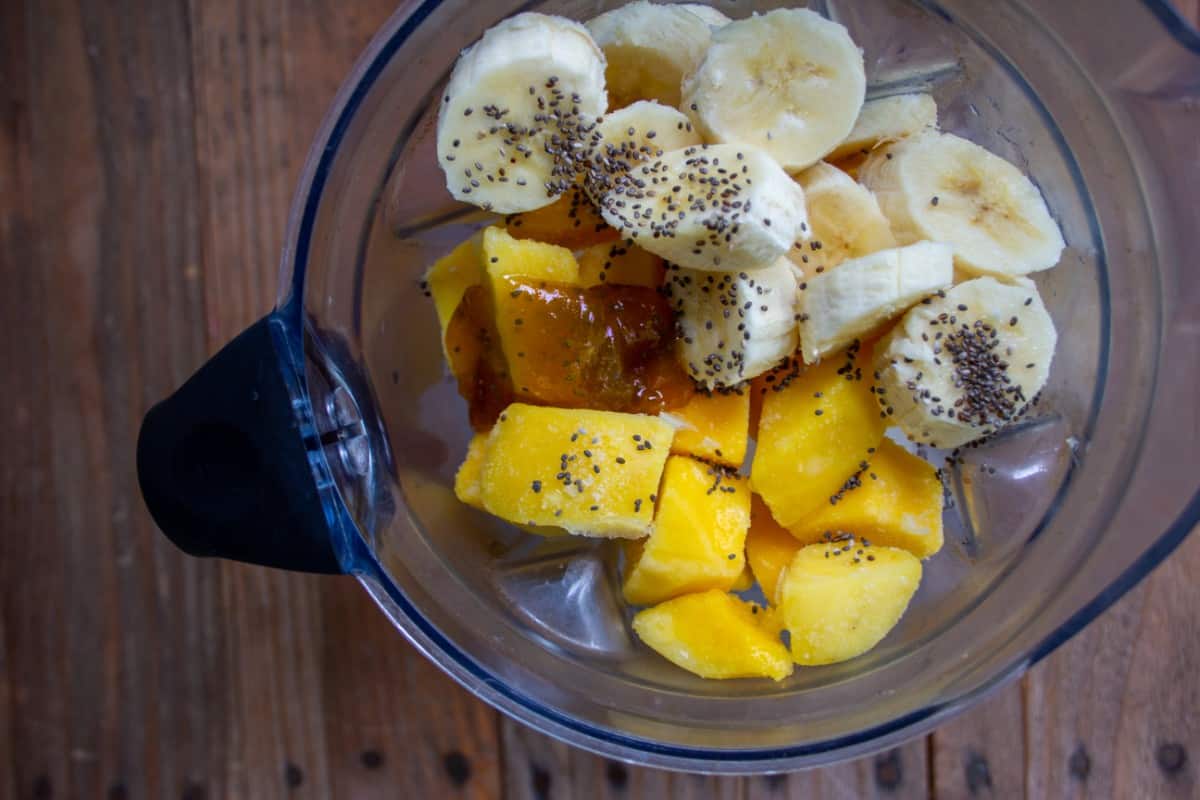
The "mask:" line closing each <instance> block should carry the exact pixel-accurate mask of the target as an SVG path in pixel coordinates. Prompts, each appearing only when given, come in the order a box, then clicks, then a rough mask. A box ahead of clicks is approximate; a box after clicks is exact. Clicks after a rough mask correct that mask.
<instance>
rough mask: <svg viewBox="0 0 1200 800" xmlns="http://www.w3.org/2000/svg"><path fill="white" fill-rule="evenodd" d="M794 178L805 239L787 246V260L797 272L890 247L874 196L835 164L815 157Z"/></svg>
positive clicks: (893, 243)
mask: <svg viewBox="0 0 1200 800" xmlns="http://www.w3.org/2000/svg"><path fill="white" fill-rule="evenodd" d="M796 180H797V181H798V182H799V184H800V186H801V187H803V188H804V203H805V209H806V210H807V213H808V227H809V231H808V232H809V234H810V238H809V240H808V241H807V242H803V241H802V242H798V243H797V244H796V246H795V247H793V248H792V249H791V250H789V251H788V258H790V259H791V260H792V262H793V263H794V264H795V265H796V266H797V267H798V268H799V270H800V272H801V274H802V275H804V276H811V275H816V274H819V273H821V272H824V271H825V270H827V269H829V268H831V267H835V266H837V265H838V264H840V263H842V262H843V261H845V260H846V259H849V258H861V257H862V256H865V255H867V254H868V253H874V252H877V251H879V250H886V249H887V248H889V247H895V246H896V238H895V237H894V236H892V229H891V227H890V226H889V225H888V221H887V217H885V216H884V215H883V212H882V211H880V210H879V203H878V202H876V200H875V196H874V195H873V194H871V192H870V190H868V189H867V188H866V187H864V186H862V185H861V184H859V183H856V182H855V180H854V179H853V178H851V177H850V176H849V175H847V174H846V173H844V172H842V171H841V170H840V169H838V168H837V167H833V166H830V165H829V164H826V163H825V162H823V161H818V162H817V163H816V164H813V165H812V166H811V167H809V168H808V169H806V170H804V171H803V172H801V173H800V174H799V175H797V176H796Z"/></svg>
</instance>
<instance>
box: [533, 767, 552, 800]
mask: <svg viewBox="0 0 1200 800" xmlns="http://www.w3.org/2000/svg"><path fill="white" fill-rule="evenodd" d="M529 782H530V783H531V784H532V785H533V796H534V797H536V798H538V800H546V799H547V798H548V797H550V773H549V772H547V771H546V768H545V767H543V766H542V765H541V764H530V765H529Z"/></svg>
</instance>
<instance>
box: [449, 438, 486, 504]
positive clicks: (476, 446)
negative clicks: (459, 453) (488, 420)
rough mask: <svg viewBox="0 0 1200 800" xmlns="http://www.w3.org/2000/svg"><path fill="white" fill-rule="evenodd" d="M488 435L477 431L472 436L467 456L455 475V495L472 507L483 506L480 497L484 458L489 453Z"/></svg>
mask: <svg viewBox="0 0 1200 800" xmlns="http://www.w3.org/2000/svg"><path fill="white" fill-rule="evenodd" d="M487 442H488V436H487V434H486V433H477V434H475V435H474V436H473V437H471V443H470V444H468V445H467V457H466V458H464V459H463V463H462V466H460V467H459V468H458V472H457V473H455V475H454V496H455V497H457V498H458V499H459V500H461V501H462V502H464V503H466V504H467V505H469V506H471V507H472V508H483V500H482V499H481V498H480V485H479V484H480V477H481V475H482V473H483V460H484V457H485V456H486V454H487Z"/></svg>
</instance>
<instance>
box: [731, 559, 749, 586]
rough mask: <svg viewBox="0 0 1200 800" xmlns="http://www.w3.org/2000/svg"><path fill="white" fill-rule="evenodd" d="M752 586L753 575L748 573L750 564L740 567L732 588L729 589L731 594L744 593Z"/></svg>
mask: <svg viewBox="0 0 1200 800" xmlns="http://www.w3.org/2000/svg"><path fill="white" fill-rule="evenodd" d="M752 586H754V573H753V572H751V571H750V564H749V563H746V564H743V565H742V571H741V572H739V573H738V576H737V577H736V578H734V579H733V586H730V587H729V591H731V592H744V591H746V590H747V589H749V588H751V587H752Z"/></svg>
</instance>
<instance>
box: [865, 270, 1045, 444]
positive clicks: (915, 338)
mask: <svg viewBox="0 0 1200 800" xmlns="http://www.w3.org/2000/svg"><path fill="white" fill-rule="evenodd" d="M1057 340H1058V336H1057V333H1056V332H1055V330H1054V321H1053V320H1051V318H1050V314H1049V313H1048V312H1047V311H1046V307H1045V305H1044V304H1043V303H1042V298H1041V295H1039V294H1038V291H1037V287H1036V286H1035V285H1034V284H1033V282H1032V281H1030V280H1028V279H1022V280H1020V281H1019V282H1018V283H1016V284H1012V283H1001V282H1000V281H997V280H995V279H994V278H976V279H974V280H969V281H967V282H965V283H960V284H959V285H958V286H955V287H954V288H953V289H951V290H949V291H947V292H944V293H942V294H939V295H938V296H937V297H932V298H929V299H928V302H927V303H926V302H922V303H921V304H920V305H917V306H915V307H914V308H913V309H912V310H911V311H909V312H908V313H907V314H906V315H905V316H904V318H903V319H902V320H901V321H900V323H899V324H898V325H897V326H896V327H895V328H894V329H893V330H892V332H891V333H890V334H888V335H887V336H886V337H885V338H884V339H883V340H882V341H881V342H880V344H879V345H878V346H877V347H876V351H875V352H876V356H875V379H876V385H875V397H876V399H877V400H878V401H879V405H880V408H881V409H882V411H883V413H884V414H886V415H887V417H888V421H889V422H890V423H892V424H895V425H899V426H900V428H901V430H903V431H904V433H905V434H906V435H907V436H908V437H909V438H910V439H912V440H913V441H914V442H918V443H920V444H927V445H930V446H931V447H960V446H962V445H964V444H967V443H968V442H971V441H974V440H976V439H979V438H981V437H983V436H987V435H988V434H991V433H994V432H995V431H997V430H999V429H1000V428H1003V427H1004V426H1005V425H1007V424H1009V423H1010V422H1012V421H1014V420H1015V419H1017V418H1018V417H1020V416H1021V414H1023V413H1024V411H1025V410H1026V408H1027V407H1028V405H1029V403H1030V402H1032V401H1033V398H1034V397H1035V396H1036V395H1037V393H1038V392H1040V391H1041V390H1042V387H1044V386H1045V385H1046V379H1047V378H1048V377H1049V375H1050V361H1051V359H1052V358H1053V356H1054V346H1055V344H1056V343H1057Z"/></svg>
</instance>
